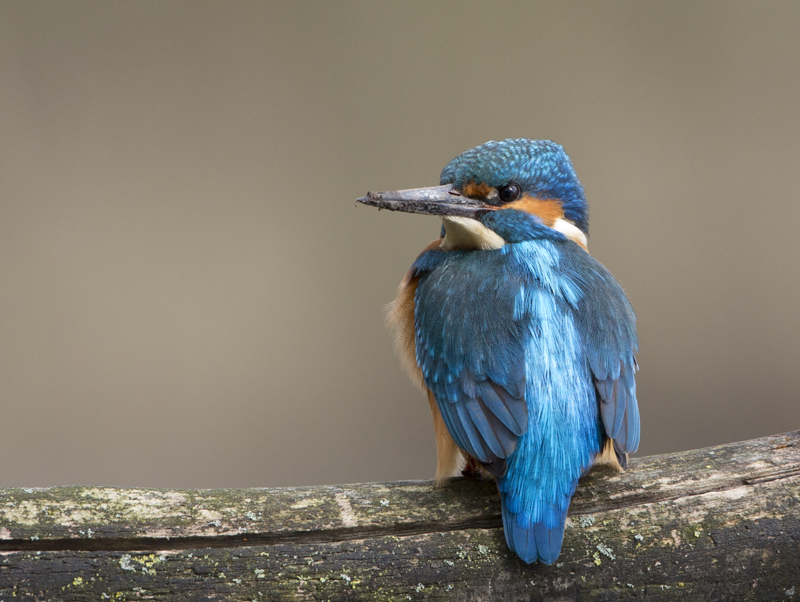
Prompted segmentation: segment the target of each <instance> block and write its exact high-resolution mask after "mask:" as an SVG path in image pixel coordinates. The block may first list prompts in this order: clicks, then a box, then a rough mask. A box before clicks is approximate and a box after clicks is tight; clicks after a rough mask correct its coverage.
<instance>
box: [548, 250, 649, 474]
mask: <svg viewBox="0 0 800 602" xmlns="http://www.w3.org/2000/svg"><path fill="white" fill-rule="evenodd" d="M562 269H564V270H565V271H566V272H567V273H569V274H570V275H571V277H572V278H573V279H574V280H575V283H576V285H578V286H579V287H580V288H581V289H582V290H583V291H584V294H583V295H581V298H580V299H579V301H578V303H577V306H576V308H575V322H576V326H577V328H578V331H579V333H580V335H581V337H582V339H583V342H584V348H585V352H586V357H587V360H588V361H589V366H590V368H591V370H592V375H593V377H594V383H595V387H596V388H597V392H598V397H599V400H600V416H601V417H602V421H603V427H604V429H605V433H606V435H607V436H608V437H610V438H612V439H613V440H614V448H615V450H616V452H617V456H618V458H619V460H620V463H621V464H622V466H623V467H624V466H625V463H626V456H625V454H626V453H633V452H635V451H636V450H637V449H638V447H639V406H638V404H637V402H636V380H635V378H634V375H635V373H636V370H637V369H638V365H637V363H636V357H635V353H636V350H637V349H638V339H637V337H636V317H635V315H634V313H633V309H632V308H631V305H630V303H629V302H628V299H627V297H626V296H625V293H624V292H623V290H622V288H621V287H620V285H619V284H618V283H617V281H616V280H615V279H614V277H613V276H612V275H611V274H610V273H609V272H608V270H606V268H605V267H603V265H602V264H600V263H599V262H598V261H596V260H595V259H594V258H592V256H591V255H589V254H588V253H586V252H585V251H583V250H581V249H578V248H576V247H574V246H573V247H572V248H567V249H565V252H564V254H563V256H562Z"/></svg>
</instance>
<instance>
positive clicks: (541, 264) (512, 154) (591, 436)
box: [360, 139, 639, 564]
mask: <svg viewBox="0 0 800 602" xmlns="http://www.w3.org/2000/svg"><path fill="white" fill-rule="evenodd" d="M426 190H427V192H426V193H425V195H424V196H425V200H424V202H425V203H427V204H430V203H433V202H436V203H439V204H437V205H435V206H431V207H430V208H426V210H425V211H419V210H418V208H419V205H418V204H417V205H416V206H415V207H416V208H414V209H409V208H408V207H409V205H414V200H413V199H412V198H411V197H414V196H415V195H416V197H417V198H419V196H420V194H419V193H418V192H415V191H399V192H398V193H379V194H373V193H371V194H370V195H368V196H367V197H365V198H364V199H360V200H361V201H362V202H365V203H366V204H371V205H377V206H382V207H385V208H388V209H396V210H406V211H409V210H411V211H415V212H423V213H434V214H438V215H443V216H445V217H444V229H445V231H446V233H445V236H444V238H443V239H442V240H441V241H440V242H439V243H438V244H435V245H433V247H432V248H430V249H429V250H427V251H426V252H424V253H423V254H422V255H421V256H420V257H419V258H418V259H417V260H416V261H415V263H414V265H413V266H412V268H411V271H410V273H409V276H408V278H407V281H408V282H409V283H413V284H414V285H415V286H416V288H415V289H414V295H413V328H414V350H415V359H416V364H417V365H418V366H419V369H420V371H421V374H422V378H423V380H424V384H425V387H427V389H429V390H430V391H431V393H432V395H433V398H434V399H435V404H436V407H437V408H438V411H439V412H440V413H441V417H442V420H443V422H444V424H445V425H446V427H447V430H448V431H449V434H450V436H451V437H452V439H453V441H454V442H455V444H456V445H457V446H458V447H459V448H460V449H461V450H463V451H464V452H466V453H467V454H468V455H469V456H471V457H473V458H475V459H476V460H477V461H478V462H480V463H481V464H482V465H483V466H484V467H485V468H486V469H487V470H488V471H489V472H490V473H491V474H493V475H494V476H495V477H496V479H497V485H498V490H499V491H500V495H501V502H502V513H503V524H504V531H505V536H506V541H507V543H508V545H509V547H510V548H511V549H512V550H514V551H515V552H516V553H517V554H518V555H519V556H520V558H522V560H524V561H525V562H529V563H530V562H534V561H536V560H538V561H541V562H543V563H546V564H550V563H552V562H554V561H555V560H556V558H557V557H558V555H559V553H560V549H561V543H562V539H563V535H564V525H565V520H566V515H567V510H568V507H569V502H570V499H571V497H572V495H573V494H574V492H575V488H576V486H577V483H578V479H579V478H580V476H581V475H582V474H584V473H585V472H586V471H587V470H588V469H589V468H590V467H591V465H592V464H593V463H594V462H595V458H596V457H597V456H598V454H600V452H601V451H602V450H603V447H604V444H605V442H606V440H608V439H613V445H614V449H615V451H616V455H617V457H618V458H619V460H620V463H621V464H622V465H623V466H624V465H625V462H626V454H627V453H628V452H633V451H635V450H636V448H637V447H638V441H639V414H638V407H637V402H636V389H635V381H634V373H635V371H636V369H637V365H636V360H635V357H634V353H635V351H636V349H637V338H636V330H635V318H634V314H633V310H632V309H631V306H630V304H629V303H628V300H627V298H626V297H625V294H624V293H623V291H622V289H621V288H620V286H619V284H618V283H617V282H616V280H614V278H613V277H612V276H611V274H610V273H609V272H608V271H607V270H606V269H605V268H604V267H603V266H602V265H601V264H600V263H599V262H597V261H596V260H594V259H593V258H592V257H591V256H590V255H589V254H588V252H587V251H586V250H585V248H583V247H584V245H585V240H586V239H585V234H586V233H587V231H588V215H587V207H586V201H585V198H584V195H583V188H582V187H581V185H580V182H579V181H578V179H577V177H576V176H575V173H574V170H573V169H572V165H571V163H570V161H569V158H568V157H567V155H566V153H564V151H563V149H562V148H561V147H560V146H558V145H557V144H555V143H553V142H549V141H532V140H525V139H518V140H505V141H501V142H494V141H493V142H490V143H487V144H485V145H481V146H479V147H477V148H475V149H472V150H470V151H467V152H465V153H463V154H462V155H459V157H456V159H454V160H453V161H451V162H450V164H448V166H446V167H445V169H444V170H443V172H442V178H441V186H439V187H434V188H431V189H426ZM406 197H408V198H406ZM434 199H438V201H437V200H434ZM554 208H555V209H554ZM448 216H451V217H448ZM452 216H458V217H457V218H453V217H452ZM465 218H466V219H469V220H475V221H477V222H478V224H473V225H469V223H468V224H466V226H467V230H468V231H469V232H473V231H475V232H478V234H477V235H474V236H475V237H479V236H485V238H484V239H481V240H490V241H491V243H481V242H475V244H474V245H470V243H469V242H467V243H464V242H463V241H464V240H465V236H466V235H465V234H464V233H463V231H462V230H463V229H464V227H465V226H464V223H463V222H459V221H458V220H463V219H465ZM484 229H485V230H486V231H488V232H489V234H485V233H484ZM457 231H458V232H457ZM450 233H453V236H452V237H451V238H453V240H458V241H459V243H458V245H456V246H455V247H453V245H452V243H451V242H450V241H449V238H448V237H449V236H450ZM456 233H458V234H459V236H458V237H456ZM481 233H483V234H481ZM467 238H468V237H467ZM476 240H477V238H476ZM498 241H499V242H498Z"/></svg>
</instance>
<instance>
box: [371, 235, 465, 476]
mask: <svg viewBox="0 0 800 602" xmlns="http://www.w3.org/2000/svg"><path fill="white" fill-rule="evenodd" d="M441 242H442V239H437V240H435V241H433V242H432V243H431V244H429V245H428V246H427V247H426V248H425V250H424V251H423V253H424V252H425V251H429V250H431V249H436V248H438V247H439V245H440V244H441ZM417 282H418V279H417V278H412V277H411V272H409V273H408V274H406V277H405V278H403V281H402V282H401V283H400V286H399V288H398V289H397V297H396V298H395V300H394V301H392V302H391V303H390V304H389V305H388V306H387V307H386V310H387V311H386V325H387V326H388V328H389V331H390V332H391V333H392V337H393V338H394V346H395V351H396V352H397V355H398V356H399V357H400V362H401V363H402V365H403V368H404V369H405V371H406V373H407V374H408V376H409V377H410V378H411V381H412V382H413V383H414V384H415V385H416V386H417V387H418V388H419V389H420V390H421V391H423V392H425V393H426V394H427V396H428V404H429V406H430V410H431V416H432V417H433V430H434V434H435V435H436V476H435V477H434V482H435V484H436V485H437V486H438V485H442V484H443V483H445V482H446V481H447V479H449V478H450V477H454V476H457V475H458V474H459V473H460V472H461V469H462V468H463V467H464V462H465V458H464V454H463V452H462V451H461V450H460V449H459V448H458V446H457V445H456V443H455V441H453V438H452V437H451V436H450V433H449V432H448V430H447V426H446V425H445V423H444V419H443V418H442V415H441V413H440V412H439V407H438V406H437V405H436V400H435V399H434V398H433V393H431V392H430V390H428V388H427V387H426V386H425V379H424V377H423V376H422V370H420V368H419V365H418V364H417V344H416V340H415V325H414V294H415V293H416V291H417Z"/></svg>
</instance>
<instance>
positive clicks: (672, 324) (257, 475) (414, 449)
mask: <svg viewBox="0 0 800 602" xmlns="http://www.w3.org/2000/svg"><path fill="white" fill-rule="evenodd" d="M799 22H800V3H797V2H791V1H785V2H769V3H763V2H725V3H721V2H708V1H696V0H692V1H686V2H677V1H673V2H661V3H641V2H638V1H630V2H602V3H598V2H593V1H586V2H522V1H520V2H508V3H496V2H495V3H477V2H476V3H472V4H468V3H462V2H449V3H424V2H394V3H375V2H369V1H365V2H345V3H333V2H316V3H300V2H292V3H290V2H275V3H265V2H237V3H229V2H200V1H196V0H191V1H185V2H169V3H163V2H147V1H141V2H106V1H104V2H81V1H72V2H62V3H54V2H2V3H0V56H1V57H2V59H1V60H0V140H1V142H0V412H1V413H0V486H45V485H57V484H107V485H130V486H149V487H220V486H231V487H244V486H283V485H301V484H322V483H345V482H356V481H373V480H398V479H410V478H428V477H430V476H431V475H432V474H433V465H434V455H435V450H434V446H433V436H432V432H431V427H430V419H429V414H428V409H427V404H426V402H425V401H424V400H423V399H422V398H421V397H420V395H419V394H418V393H417V392H416V391H415V390H414V389H413V388H412V387H411V385H410V384H409V382H408V381H407V379H406V377H405V375H404V374H403V373H402V372H401V370H400V368H399V365H398V362H397V361H396V360H395V358H394V356H393V351H392V347H391V344H390V341H389V338H388V336H387V334H386V333H385V331H384V328H383V323H382V307H383V305H384V304H385V303H387V302H388V301H390V300H391V299H392V297H393V295H394V291H395V287H396V285H397V283H398V281H399V280H400V279H401V277H402V276H403V274H404V272H405V270H406V269H407V268H408V266H409V265H410V264H411V262H412V261H413V259H414V257H415V256H416V254H417V253H418V252H419V250H420V249H421V248H422V247H423V246H424V245H425V244H426V243H427V242H428V241H429V240H431V239H432V238H434V237H435V236H436V235H437V233H438V228H439V226H438V223H437V222H436V220H435V219H433V218H424V217H420V216H411V215H400V214H392V213H388V212H381V213H378V212H377V211H374V210H371V209H369V208H366V207H361V206H359V207H357V206H356V205H355V202H354V200H355V198H356V197H358V196H361V195H362V194H364V193H365V192H366V191H367V190H368V189H370V190H385V189H393V188H403V187H412V186H424V185H432V184H436V183H438V176H439V171H440V170H441V168H442V167H443V166H444V164H445V163H446V162H447V161H449V160H450V159H451V158H452V157H453V156H455V155H456V154H458V153H460V152H461V151H463V150H465V149H467V148H470V147H472V146H475V145H477V144H480V143H482V142H485V141H486V140H489V139H492V138H494V139H498V138H505V137H519V136H527V137H532V138H549V139H553V140H556V141H558V142H560V143H561V144H563V145H564V146H565V147H566V149H567V151H568V152H569V153H570V155H571V156H572V159H573V162H574V164H575V167H576V169H577V172H578V175H579V176H580V177H581V179H582V181H583V183H584V185H585V188H586V191H587V195H588V198H589V202H590V206H591V210H592V213H591V223H592V229H591V235H592V237H591V242H590V248H591V250H592V252H593V254H594V255H595V256H596V257H597V258H599V259H600V260H601V261H602V262H603V263H604V264H605V265H606V266H607V267H608V268H609V269H610V270H611V271H612V272H613V273H614V274H615V276H616V277H617V278H618V280H619V281H620V282H621V283H622V285H623V286H624V287H625V289H626V291H627V292H628V295H629V296H630V298H631V300H632V302H633V304H634V306H635V308H636V310H637V312H638V317H639V333H640V338H641V353H640V355H639V361H640V364H641V372H640V375H639V379H638V383H639V399H640V406H641V413H642V445H641V449H640V455H641V454H654V453H660V452H666V451H671V450H681V449H688V448H694V447H702V446H707V445H713V444H718V443H723V442H727V441H735V440H741V439H747V438H752V437H758V436H762V435H767V434H772V433H777V432H783V431H788V430H793V429H798V428H800V404H799V403H798V401H800V369H798V368H800V312H798V307H800V252H798V242H797V239H796V233H797V228H798V222H799V221H800V208H799V207H800V204H799V203H798V201H797V197H798V191H799V190H800V36H798V35H797V24H798V23H799Z"/></svg>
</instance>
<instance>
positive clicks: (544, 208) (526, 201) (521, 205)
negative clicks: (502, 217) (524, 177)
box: [503, 194, 564, 227]
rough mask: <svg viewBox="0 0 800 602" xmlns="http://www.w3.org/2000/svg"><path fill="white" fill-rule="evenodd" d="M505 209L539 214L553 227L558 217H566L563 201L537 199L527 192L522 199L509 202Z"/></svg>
mask: <svg viewBox="0 0 800 602" xmlns="http://www.w3.org/2000/svg"><path fill="white" fill-rule="evenodd" d="M503 208H504V209H517V210H518V211H525V212H527V213H532V214H533V215H537V216H539V217H540V218H541V220H542V221H543V222H544V225H545V226H549V227H552V226H553V224H555V223H556V220H557V219H560V218H562V217H564V208H563V207H562V206H561V201H559V200H557V199H537V198H535V197H532V196H528V195H527V194H526V195H525V196H523V197H522V198H521V199H520V200H518V201H514V202H513V203H508V204H507V205H505V206H504V207H503Z"/></svg>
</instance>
